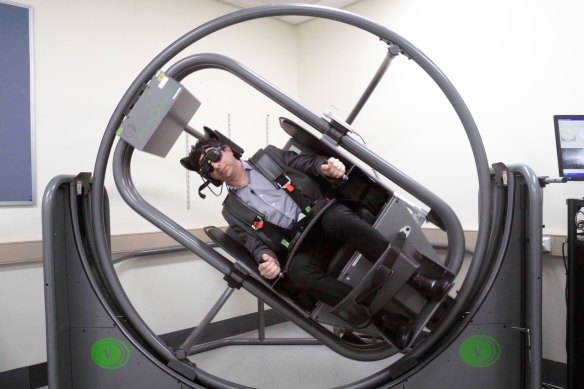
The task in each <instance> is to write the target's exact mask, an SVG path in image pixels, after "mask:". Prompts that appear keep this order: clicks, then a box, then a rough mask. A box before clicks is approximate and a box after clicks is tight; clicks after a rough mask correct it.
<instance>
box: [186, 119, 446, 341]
mask: <svg viewBox="0 0 584 389" xmlns="http://www.w3.org/2000/svg"><path fill="white" fill-rule="evenodd" d="M205 133H206V137H205V138H204V139H201V140H199V141H198V142H197V143H196V144H195V146H193V147H192V150H191V152H190V153H189V155H188V156H187V157H185V158H183V159H181V164H182V165H183V166H184V167H185V168H186V169H188V170H192V171H195V172H198V173H199V174H200V175H201V177H202V178H203V180H204V181H205V183H204V184H203V185H202V186H201V188H200V189H199V193H200V195H201V197H203V198H204V195H202V194H201V190H203V189H204V188H205V187H206V186H208V185H209V184H210V183H213V184H214V185H216V186H221V185H222V184H223V183H225V184H226V185H227V188H228V190H229V193H228V195H227V197H226V199H225V201H224V203H223V211H222V214H223V216H224V218H225V219H226V220H227V222H228V224H229V225H230V227H231V228H232V229H233V230H234V231H236V232H237V235H238V237H239V241H240V242H241V243H242V244H243V245H244V246H245V247H246V249H247V250H248V251H249V253H250V254H251V255H252V257H253V258H254V259H255V261H256V262H257V263H258V271H259V273H260V274H261V276H262V277H264V278H266V279H268V280H276V279H279V278H280V277H284V275H285V277H286V278H287V279H288V280H289V281H290V282H291V283H292V284H293V285H294V286H295V287H297V288H298V289H299V290H302V291H303V292H305V293H306V294H308V295H309V296H310V297H312V298H313V299H315V300H318V301H322V302H324V303H326V304H328V305H330V306H333V307H334V306H335V305H336V304H338V303H339V302H340V301H341V300H342V299H343V298H344V297H345V296H346V295H347V294H348V293H349V292H350V291H351V289H352V288H351V286H349V285H347V284H345V283H343V282H341V281H339V280H338V279H337V278H336V277H334V276H333V275H331V274H329V273H328V272H327V267H328V265H329V262H330V261H331V258H332V257H333V255H334V253H335V251H336V250H338V248H339V247H340V246H341V245H343V244H348V245H349V247H350V248H351V249H353V250H355V251H358V252H359V253H361V254H362V255H363V256H364V257H365V258H367V259H368V260H369V261H371V262H372V263H374V262H375V261H376V260H377V259H378V258H380V256H382V255H384V253H385V252H386V249H387V247H388V244H389V242H388V240H387V239H386V238H385V237H384V236H382V235H381V234H380V233H379V231H377V230H376V229H375V228H373V227H372V226H371V225H370V224H368V223H367V222H365V221H364V220H363V219H362V218H361V217H359V216H358V215H357V214H356V213H355V212H354V211H353V210H351V209H350V208H349V207H348V206H347V205H345V204H343V203H342V202H341V201H337V202H333V203H331V204H329V199H328V198H327V197H326V193H324V192H325V191H326V187H327V185H328V186H329V187H330V184H331V183H332V182H334V181H336V180H342V179H343V178H345V179H346V176H345V166H344V164H343V163H342V162H341V161H340V160H338V159H336V158H333V157H330V158H327V157H323V156H320V155H311V154H305V153H303V154H297V153H295V152H293V151H284V150H281V149H278V148H276V147H274V146H271V145H270V146H267V147H266V148H265V149H263V150H262V149H260V150H259V151H258V152H257V153H256V154H255V155H254V156H253V157H252V158H250V159H249V160H241V154H242V153H243V150H242V149H241V148H240V147H239V146H237V145H236V144H234V143H233V142H231V141H230V140H229V139H228V138H226V137H224V136H223V135H222V134H220V133H218V132H216V131H213V130H210V129H208V128H205ZM323 184H324V185H323ZM322 188H325V190H323V189H322ZM316 215H318V220H317V224H316V225H315V228H313V229H312V230H311V232H310V234H309V236H307V237H305V239H304V240H303V242H302V245H301V246H299V248H298V250H297V251H296V253H295V255H294V260H293V261H292V262H291V263H290V266H287V267H286V270H285V273H286V274H284V271H283V269H284V268H285V265H286V263H287V261H289V260H290V258H288V256H289V253H290V252H291V249H292V247H293V246H294V244H295V242H297V241H298V237H299V236H300V235H301V234H302V231H303V227H304V226H305V225H306V224H307V222H308V221H309V220H312V219H313V218H314V217H316ZM390 275H391V270H390V274H388V277H389V276H390ZM408 284H409V285H411V286H412V287H414V289H415V290H417V291H418V293H420V294H421V295H422V296H423V297H424V298H426V299H428V300H430V301H439V300H441V299H442V298H443V297H444V296H445V294H446V293H447V292H448V290H449V288H450V282H448V281H447V280H445V279H432V278H428V277H425V276H422V275H421V274H419V273H416V274H414V275H413V276H412V277H411V278H410V279H409V280H408ZM367 298H368V297H367V296H364V303H365V304H367V301H366V300H367ZM369 298H370V299H372V298H373V296H371V297H369ZM371 321H372V323H373V324H374V325H375V326H376V327H377V328H378V329H379V330H380V331H381V332H382V333H383V334H384V335H385V336H386V337H387V339H389V340H390V341H391V342H392V343H393V344H394V345H395V346H396V347H398V348H399V349H403V348H404V347H406V346H407V345H408V344H409V342H410V340H411V329H410V323H409V320H408V318H406V317H405V316H402V315H399V314H395V313H389V312H387V311H385V310H382V311H380V312H379V313H378V314H376V315H374V316H373V317H372V319H371ZM368 324H369V323H367V324H366V325H368Z"/></svg>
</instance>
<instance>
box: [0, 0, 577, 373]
mask: <svg viewBox="0 0 584 389" xmlns="http://www.w3.org/2000/svg"><path fill="white" fill-rule="evenodd" d="M22 3H24V4H28V5H31V6H32V7H33V13H34V22H33V23H34V38H35V41H34V46H35V50H34V52H35V58H34V61H35V80H36V84H35V119H36V126H35V128H36V145H37V155H36V157H37V193H38V194H39V198H37V205H36V206H32V207H9V208H0V220H1V222H0V243H8V242H22V241H37V240H40V239H41V227H40V226H41V213H40V196H41V194H42V192H43V190H44V187H45V185H46V184H47V182H48V181H49V180H50V179H51V178H52V177H54V176H55V175H57V174H63V173H67V174H76V173H77V172H80V171H92V170H93V163H94V158H95V155H96V153H97V149H98V146H99V142H100V139H101V136H102V132H103V130H104V128H105V126H106V125H107V122H108V120H109V117H110V115H111V113H112V112H113V110H114V109H115V106H116V104H117V103H118V101H119V99H120V97H121V96H122V95H123V93H124V92H125V90H126V89H127V87H128V86H129V85H130V83H131V82H132V80H133V79H134V78H135V77H136V76H137V74H138V73H139V72H140V71H141V70H142V69H143V67H144V66H145V65H146V64H147V63H148V61H150V60H151V59H152V58H153V57H154V56H155V55H156V54H157V53H159V52H160V51H161V50H162V49H163V48H164V47H166V46H167V45H168V44H169V43H171V42H172V41H173V40H175V39H176V38H178V37H179V36H181V35H182V34H184V33H185V32H187V31H188V30H190V29H191V28H193V27H195V26H198V25H200V24H201V23H203V22H206V21H208V20H210V19H212V18H214V17H217V16H219V15H222V14H225V13H227V12H230V11H232V9H231V8H229V7H226V6H224V5H222V4H219V3H216V2H212V1H206V0H188V1H187V0H174V1H173V2H163V1H161V0H147V1H137V0H127V1H124V2H116V1H113V0H109V1H103V2H92V1H89V0H82V1H65V0H53V1H51V2H46V1H41V0H29V1H23V2H22ZM582 7H583V5H582V4H581V3H580V2H577V1H576V0H572V1H569V0H561V1H556V2H553V3H552V2H551V0H546V1H540V2H538V3H536V4H534V3H527V1H525V0H519V1H515V2H511V3H509V2H503V1H502V0H495V2H489V3H484V4H478V3H473V4H470V3H469V4H467V3H465V2H463V1H460V0H447V1H445V2H440V3H436V4H434V3H432V2H427V1H425V2H422V1H420V0H409V1H407V2H406V1H403V0H392V1H386V0H364V1H361V2H359V3H357V4H355V5H354V6H352V7H351V8H349V10H350V11H354V12H356V13H359V14H362V15H364V16H366V17H370V18H372V19H374V20H376V21H378V22H380V23H381V24H384V25H386V26H388V27H389V28H391V29H393V30H394V31H396V32H398V33H399V34H401V35H402V36H404V37H405V38H406V39H408V40H410V41H411V42H412V43H414V44H415V45H416V46H417V47H418V48H419V49H421V50H422V51H423V52H425V53H426V54H427V55H428V56H429V57H430V58H431V59H432V60H433V61H434V62H435V63H436V64H437V65H438V66H439V67H440V68H441V69H442V70H443V71H444V72H445V73H446V75H447V76H448V77H449V78H450V79H451V81H452V82H453V83H454V85H455V86H456V87H457V88H458V90H459V92H460V93H461V95H462V97H463V98H464V99H465V101H466V103H467V104H468V106H469V108H470V111H471V112H472V113H473V115H474V117H475V120H476V121H477V124H478V127H479V130H480V131H481V134H482V136H483V141H484V143H485V147H486V150H487V155H488V156H489V160H490V161H491V162H496V161H504V162H507V163H514V162H525V163H527V164H529V165H530V166H531V167H532V168H533V169H534V170H535V171H536V173H537V174H539V175H549V176H555V175H557V166H556V162H555V154H554V153H555V150H554V139H553V130H552V123H551V116H552V115H553V114H556V113H581V112H579V111H578V109H579V108H580V106H579V105H578V103H579V101H580V100H578V99H577V97H578V96H577V93H578V92H579V91H581V90H582V89H583V88H582V87H583V86H584V85H583V82H584V81H583V80H582V78H581V77H579V75H580V74H579V73H577V71H578V70H579V69H581V66H580V65H581V64H582V59H583V58H582V55H584V54H582V53H579V52H578V51H577V50H575V48H577V47H580V46H581V43H582V42H581V40H582V37H583V36H584V34H582V31H581V30H582V25H581V24H580V23H579V21H578V20H577V19H576V17H577V15H578V14H582ZM195 51H197V52H199V51H213V52H220V53H226V54H228V55H229V56H232V57H234V58H236V59H238V60H240V61H242V62H243V63H244V64H246V65H247V66H249V67H251V68H252V69H253V70H254V71H256V72H257V73H258V74H260V75H262V76H263V77H265V78H267V79H268V80H273V81H275V83H276V84H277V85H278V86H279V87H280V88H281V89H283V90H284V91H286V92H288V93H289V94H290V95H292V96H296V95H299V96H300V97H301V101H303V103H304V104H305V105H307V106H308V107H310V108H311V109H313V110H314V111H315V112H323V111H327V110H328V109H329V107H330V106H331V105H333V106H334V107H336V109H338V111H339V113H340V114H341V116H346V115H347V114H348V112H349V111H350V110H351V108H352V107H353V105H354V103H355V102H356V101H357V99H358V98H359V96H360V95H361V93H362V91H363V89H364V87H365V85H367V83H368V82H369V80H370V77H371V75H372V74H373V72H374V71H375V70H376V69H377V67H378V65H379V63H380V62H381V60H382V58H383V56H384V55H385V48H384V45H383V44H382V43H380V42H379V41H378V40H377V39H375V38H371V37H369V36H367V35H366V34H363V33H356V32H355V30H354V29H352V28H348V27H347V28H345V27H340V26H337V25H336V24H334V23H330V22H325V21H311V22H308V23H305V24H303V25H301V26H300V27H298V28H294V27H292V26H289V25H286V24H284V23H281V22H278V21H275V20H263V21H256V22H252V23H246V24H244V25H241V26H236V27H232V28H230V29H228V30H225V31H223V32H222V33H220V34H217V35H215V36H213V37H209V38H208V39H205V40H204V41H202V42H200V43H198V44H197V45H196V47H194V48H193V49H192V50H191V51H189V52H195ZM297 61H298V62H297ZM297 63H298V64H297ZM205 73H206V74H201V75H200V76H199V75H196V76H193V77H192V79H190V80H188V81H186V82H185V84H186V85H187V87H188V88H189V90H190V91H191V92H192V93H194V94H195V95H196V96H197V97H198V98H199V99H201V100H202V101H203V106H202V107H201V110H200V111H199V112H198V113H197V115H196V116H195V118H194V119H193V121H192V125H193V126H194V127H196V128H200V127H201V126H202V125H203V124H206V125H210V126H212V127H214V128H217V129H219V130H223V131H225V132H226V131H227V127H228V124H227V123H228V120H227V114H228V113H230V114H231V127H232V133H233V138H234V139H235V140H236V141H238V142H240V143H241V144H242V146H244V148H246V149H247V150H252V149H254V148H255V147H258V146H259V145H262V144H264V143H265V127H266V115H269V120H268V125H269V127H270V129H271V131H270V141H271V142H273V143H276V144H277V143H279V142H280V140H282V139H283V134H281V133H280V132H279V131H277V130H275V128H276V127H277V124H276V120H277V117H278V116H279V115H280V114H282V112H281V110H280V108H278V107H275V106H274V105H273V103H271V102H268V101H266V100H265V99H264V98H263V97H261V96H259V94H257V93H255V92H253V91H249V90H248V89H249V88H246V87H244V86H243V84H242V83H240V82H239V81H236V80H234V78H233V77H231V76H228V75H224V74H221V73H220V72H218V71H208V72H205ZM250 107H253V111H251V110H250ZM451 111H452V110H451V109H450V108H449V107H448V104H447V103H446V102H445V101H444V98H443V97H442V96H441V95H440V93H439V91H438V90H437V88H436V87H435V86H433V84H432V82H431V81H430V80H429V79H428V77H427V76H425V74H423V73H422V72H421V71H420V70H419V69H417V68H416V65H415V64H413V63H411V61H406V60H405V59H403V58H398V59H396V60H395V61H394V63H393V64H392V65H391V67H390V70H389V73H388V75H387V77H386V78H384V80H383V81H382V83H381V85H380V87H379V89H378V91H376V93H375V94H374V95H373V97H372V99H371V102H370V103H369V104H368V105H367V106H366V107H365V109H364V111H363V112H362V115H361V116H359V117H358V118H357V120H356V122H355V127H356V128H357V129H358V130H359V132H360V133H361V135H363V136H364V138H365V139H366V140H367V142H368V143H369V144H370V145H371V146H372V147H373V148H374V149H375V150H376V151H378V152H379V153H380V154H381V155H384V156H386V157H387V158H388V160H389V161H390V162H392V163H394V164H395V165H396V166H398V167H399V168H401V169H403V170H404V171H405V172H406V173H408V174H410V175H412V176H413V177H414V178H416V179H418V180H420V181H421V182H423V183H424V184H426V185H427V186H428V187H429V188H431V189H432V190H435V191H436V192H437V193H438V194H439V195H441V196H442V197H443V198H444V199H445V200H446V201H447V202H448V203H449V204H451V205H452V206H453V208H454V209H455V211H456V212H457V213H458V215H459V217H460V218H461V221H462V223H463V226H464V227H465V229H468V230H473V229H476V226H477V217H476V213H477V212H476V200H475V199H476V178H475V173H474V170H473V161H472V159H471V158H472V157H471V153H470V151H469V150H468V145H467V142H466V140H465V135H464V133H463V130H462V127H461V126H460V124H459V123H458V122H457V119H456V117H455V115H454V114H453V113H452V112H451ZM242 134H245V137H246V139H245V140H244V139H241V138H240V137H241V136H242ZM191 144H192V141H191ZM185 150H186V141H185V139H184V138H182V139H179V141H178V142H177V145H176V146H175V147H174V148H173V150H172V151H171V153H170V155H169V157H168V158H166V159H159V158H157V157H151V156H147V155H141V154H140V153H138V155H136V156H135V157H134V163H133V173H134V178H135V181H136V185H137V187H138V189H139V190H140V192H141V193H142V194H143V195H144V197H145V198H146V199H147V200H149V201H151V202H152V203H153V204H154V205H155V206H156V207H158V208H159V209H161V210H162V211H163V212H165V213H167V214H168V215H169V216H171V217H173V218H174V219H175V220H176V221H178V222H179V223H181V224H182V225H183V226H185V227H186V228H198V227H202V226H204V225H208V224H217V225H222V224H223V221H222V220H221V218H220V217H219V216H218V209H219V203H220V201H219V200H218V199H216V198H214V197H213V196H208V198H207V200H205V202H202V200H200V199H199V198H198V197H197V196H196V193H195V192H196V187H197V186H198V184H199V179H198V178H196V177H194V176H191V177H190V178H191V181H192V182H191V185H190V191H191V197H190V201H191V209H188V210H187V209H186V202H187V201H186V194H187V193H186V192H187V187H186V178H185V172H184V171H183V170H182V169H180V168H179V167H178V164H177V160H178V159H179V158H180V157H181V156H182V155H183V154H185ZM106 185H107V188H108V190H109V194H110V200H111V211H112V212H111V213H112V232H113V234H126V233H138V232H149V231H153V230H154V228H153V227H152V226H150V225H149V224H148V223H146V222H145V221H143V220H142V219H141V218H140V217H138V216H136V215H135V214H134V213H133V212H132V211H130V210H129V209H128V207H127V206H126V205H125V204H124V203H123V202H122V201H121V199H120V198H119V196H118V195H117V194H116V190H115V188H114V185H113V180H112V179H111V177H108V179H107V182H106ZM582 185H583V184H580V183H573V184H569V185H561V186H560V185H555V186H554V185H552V186H550V187H548V188H547V189H546V192H545V206H544V222H545V224H546V229H545V232H546V233H548V234H559V235H561V234H564V233H565V227H564V225H565V216H564V215H565V205H564V204H565V199H566V198H572V197H581V196H582V190H583V189H584V188H583V187H582ZM560 262H561V261H559V260H558V259H557V258H546V261H545V263H544V298H545V302H544V316H545V317H546V319H545V320H544V331H546V333H545V336H544V356H545V357H547V358H550V359H554V360H558V361H565V353H564V352H563V350H562V342H563V325H564V319H563V315H565V312H564V311H563V310H561V307H562V298H563V286H564V284H563V282H564V278H563V270H562V266H563V265H561V263H560ZM118 270H119V271H120V278H121V280H122V283H123V284H124V285H125V286H126V287H127V293H128V295H129V296H130V298H131V299H132V301H133V302H134V303H135V305H136V307H137V309H138V311H139V312H141V313H142V314H143V316H144V318H145V320H146V322H147V323H149V324H150V325H151V326H152V328H153V329H154V330H155V331H159V332H168V331H173V330H177V329H181V328H185V327H187V326H192V325H195V324H196V323H197V322H198V321H199V320H200V319H201V317H202V315H204V313H206V311H207V310H208V306H209V305H210V301H214V300H215V299H216V298H217V296H218V295H219V293H220V292H221V290H222V289H223V287H224V284H223V282H222V281H221V280H220V278H219V277H218V275H217V274H215V273H212V272H210V271H209V269H208V266H207V267H206V265H205V264H204V263H202V262H200V261H197V260H194V259H193V258H191V257H189V256H175V257H171V258H168V257H166V258H153V259H152V261H149V262H147V263H146V262H144V263H130V262H128V263H125V264H121V265H118ZM191 277H192V278H191ZM159 280H163V281H162V282H159ZM175 281H176V284H174V282H175ZM195 282H197V283H202V284H203V288H202V290H205V291H207V292H206V293H205V294H200V293H199V290H200V289H196V288H194V287H193V284H194V283H195ZM173 285H180V288H178V287H173ZM179 289H180V290H179ZM175 292H176V293H175ZM42 293H43V291H42V266H41V264H40V263H38V262H37V263H32V264H19V265H8V266H3V267H1V268H0V312H2V314H3V320H2V321H1V322H0V333H1V334H3V335H2V336H1V337H0V372H2V371H6V370H11V369H14V368H18V367H21V366H28V365H32V364H35V363H39V362H43V361H44V360H45V358H46V354H45V343H44V342H45V338H44V331H45V330H44V313H43V310H44V304H43V299H42V297H41V296H42ZM15 296H17V297H15ZM169 297H173V298H175V300H173V303H172V304H168V301H169ZM232 300H233V302H232V303H231V305H230V306H228V307H226V309H225V311H224V312H222V313H221V314H220V315H219V317H218V319H222V318H225V317H229V316H234V315H240V314H243V313H247V312H249V311H251V310H252V309H254V308H255V302H254V301H252V299H250V298H249V297H248V296H243V295H240V294H238V295H237V296H235V297H233V298H232ZM164 304H168V305H164ZM184 307H188V309H187V311H188V312H185V313H184V315H182V314H181V315H177V314H176V313H175V312H176V311H180V310H181V309H184ZM156 308H160V309H164V310H165V312H166V313H167V315H160V314H158V313H157V311H156ZM163 317H164V319H163ZM168 317H172V320H166V319H167V318H168ZM552 318H553V320H552Z"/></svg>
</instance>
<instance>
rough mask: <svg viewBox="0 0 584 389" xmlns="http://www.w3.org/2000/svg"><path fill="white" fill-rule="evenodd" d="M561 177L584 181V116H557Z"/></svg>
mask: <svg viewBox="0 0 584 389" xmlns="http://www.w3.org/2000/svg"><path fill="white" fill-rule="evenodd" d="M554 128H555V132H556V150H557V153H558V166H559V168H560V177H564V178H566V179H567V180H570V181H584V115H555V116H554Z"/></svg>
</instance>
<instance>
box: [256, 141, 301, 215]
mask: <svg viewBox="0 0 584 389" xmlns="http://www.w3.org/2000/svg"><path fill="white" fill-rule="evenodd" d="M249 162H250V163H251V164H252V165H253V167H255V168H256V169H257V170H258V171H259V172H260V173H261V174H262V175H263V176H264V177H266V178H267V179H268V180H270V181H271V182H273V183H274V186H275V187H276V188H280V189H284V190H286V191H287V193H288V195H290V197H291V198H292V200H294V202H295V203H296V204H297V205H298V207H300V210H301V211H302V213H304V214H305V215H308V213H309V212H310V211H311V209H312V202H311V201H310V200H309V199H307V198H306V196H304V195H303V194H302V191H301V190H300V189H299V188H296V187H294V184H293V183H292V180H291V179H290V177H289V176H288V174H287V173H286V167H285V166H281V165H280V164H278V162H277V161H276V160H274V158H272V157H271V156H270V155H269V154H268V153H267V152H266V151H265V150H264V149H259V150H258V151H257V152H256V153H255V154H254V155H253V156H252V157H251V158H250V159H249Z"/></svg>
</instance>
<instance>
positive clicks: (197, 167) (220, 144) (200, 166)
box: [180, 127, 243, 199]
mask: <svg viewBox="0 0 584 389" xmlns="http://www.w3.org/2000/svg"><path fill="white" fill-rule="evenodd" d="M203 129H204V130H205V136H204V137H203V138H201V139H199V140H198V141H197V143H196V144H195V145H194V146H192V147H191V152H190V153H189V155H188V156H186V157H184V158H182V159H181V160H180V164H181V165H182V166H183V167H184V168H185V169H188V170H191V171H194V172H197V173H199V174H200V175H201V178H202V179H203V185H201V186H200V187H199V196H201V198H203V199H204V198H205V197H206V196H205V195H204V194H203V193H202V191H203V190H204V189H205V188H206V187H207V186H209V185H210V184H213V185H215V186H217V187H220V186H222V185H223V181H220V180H215V179H213V178H211V177H210V174H211V172H213V166H212V165H211V163H212V162H217V161H219V160H220V159H221V152H222V151H223V148H224V147H225V146H229V147H230V148H231V150H232V151H233V155H234V156H235V158H237V159H240V158H241V155H242V154H243V149H242V148H241V147H240V146H239V145H237V144H236V143H234V142H233V141H232V140H231V139H229V138H228V137H226V136H225V135H223V134H222V133H220V132H219V131H216V130H212V129H210V128H209V127H203Z"/></svg>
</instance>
